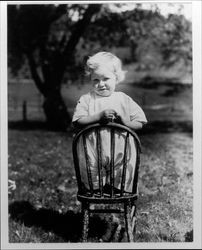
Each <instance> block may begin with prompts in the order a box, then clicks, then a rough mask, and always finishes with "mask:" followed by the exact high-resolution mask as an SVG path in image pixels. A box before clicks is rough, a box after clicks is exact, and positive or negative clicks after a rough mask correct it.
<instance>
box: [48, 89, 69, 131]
mask: <svg viewBox="0 0 202 250" xmlns="http://www.w3.org/2000/svg"><path fill="white" fill-rule="evenodd" d="M43 109H44V113H45V116H46V121H47V124H48V127H49V128H51V129H54V130H66V129H67V128H68V126H69V124H70V123H71V117H70V115H69V113H68V110H67V107H66V105H65V103H64V101H63V99H62V96H61V94H60V91H51V92H49V94H48V95H47V96H46V97H45V100H44V103H43Z"/></svg>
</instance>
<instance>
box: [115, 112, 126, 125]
mask: <svg viewBox="0 0 202 250" xmlns="http://www.w3.org/2000/svg"><path fill="white" fill-rule="evenodd" d="M114 121H115V122H116V123H120V124H124V121H123V118H122V116H121V115H120V114H118V113H116V116H115V120H114Z"/></svg>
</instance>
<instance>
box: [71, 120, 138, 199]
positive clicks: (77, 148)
mask: <svg viewBox="0 0 202 250" xmlns="http://www.w3.org/2000/svg"><path fill="white" fill-rule="evenodd" d="M104 131H105V132H104ZM106 135H107V138H109V139H108V141H107V140H106V139H103V136H106ZM122 135H123V136H122ZM90 140H91V142H92V143H91V149H90V150H89V141H90ZM119 140H121V141H119ZM129 143H134V146H133V147H131V146H130V145H129ZM116 144H117V146H120V145H121V147H122V149H123V150H122V159H121V161H119V169H118V168H117V166H116V161H117V160H116V157H117V156H116V147H117V146H116ZM131 148H132V151H131ZM72 150H73V159H74V167H75V172H76V178H77V183H78V195H82V196H86V197H92V198H93V197H95V198H106V197H108V198H121V197H123V196H131V195H134V194H137V182H138V170H139V164H140V151H141V145H140V140H139V138H138V136H137V134H136V133H135V132H134V131H133V130H131V129H129V128H128V127H126V126H123V125H120V124H117V123H107V124H104V125H103V124H93V125H90V126H88V127H85V128H84V129H82V130H81V131H79V132H78V133H77V134H76V135H75V136H74V138H73V144H72ZM106 150H107V151H109V152H108V155H109V157H108V158H107V159H108V162H107V163H106V160H105V162H104V160H103V151H106ZM129 153H130V155H133V157H135V160H134V166H133V168H134V171H132V172H130V173H129V174H128V173H127V168H128V163H129ZM90 155H93V156H94V160H96V163H95V162H93V160H92V159H91V156H90ZM120 162H121V164H120ZM92 165H93V167H94V169H93V168H92ZM106 165H107V176H106V174H105V173H106V171H105V170H106ZM117 169H118V170H117ZM117 171H118V172H119V175H118V178H119V185H118V186H117V185H116V178H117ZM130 175H132V176H130ZM127 176H128V177H129V178H130V179H131V183H132V184H131V185H132V188H131V189H130V190H129V191H126V179H127ZM84 177H85V178H84ZM84 179H85V181H84ZM95 180H96V181H95ZM95 183H96V184H95ZM131 197H132V196H131Z"/></svg>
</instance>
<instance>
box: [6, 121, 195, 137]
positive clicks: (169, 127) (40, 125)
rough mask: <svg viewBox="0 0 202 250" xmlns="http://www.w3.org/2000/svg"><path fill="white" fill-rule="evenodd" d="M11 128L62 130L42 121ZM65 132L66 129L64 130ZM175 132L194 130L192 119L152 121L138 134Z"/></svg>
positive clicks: (14, 125)
mask: <svg viewBox="0 0 202 250" xmlns="http://www.w3.org/2000/svg"><path fill="white" fill-rule="evenodd" d="M8 128H9V129H15V130H21V131H28V130H45V131H61V130H56V129H51V128H49V127H48V126H47V123H45V122H41V121H28V122H26V123H25V122H23V121H16V122H9V123H8ZM67 131H68V132H73V130H72V128H71V127H68V128H67V130H66V132H67ZM63 132H64V131H63ZM171 132H172V133H173V132H185V133H192V132H193V124H192V121H166V120H164V121H152V122H149V123H148V124H147V125H145V127H144V128H143V129H142V130H140V131H138V134H152V133H171Z"/></svg>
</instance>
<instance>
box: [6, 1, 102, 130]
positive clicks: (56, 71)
mask: <svg viewBox="0 0 202 250" xmlns="http://www.w3.org/2000/svg"><path fill="white" fill-rule="evenodd" d="M100 8H101V5H100V4H89V5H86V4H83V5H76V4H74V5H71V4H69V5H64V4H62V5H53V4H52V5H9V6H8V53H9V56H8V61H9V64H10V65H11V66H12V67H13V69H14V70H18V69H19V68H20V67H21V65H22V61H23V60H24V59H26V60H27V62H28V65H29V68H30V71H31V75H32V78H33V80H34V82H35V84H36V86H37V88H38V89H39V91H40V92H41V93H42V95H43V96H44V104H43V109H44V113H45V115H46V119H47V122H48V124H49V126H51V127H52V128H54V129H65V128H66V127H67V126H68V125H69V124H70V122H71V117H70V115H69V113H68V111H67V108H66V106H65V103H64V101H63V99H62V96H61V92H60V90H61V84H62V79H63V76H64V73H65V70H66V67H67V66H68V65H71V64H73V63H74V52H75V48H76V46H77V44H78V42H79V40H80V38H81V37H82V35H83V34H84V32H85V29H86V27H87V26H88V25H89V24H90V22H91V19H92V17H93V16H94V15H95V14H96V13H98V12H99V10H100ZM72 15H76V18H75V19H77V20H74V18H73V17H72Z"/></svg>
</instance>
